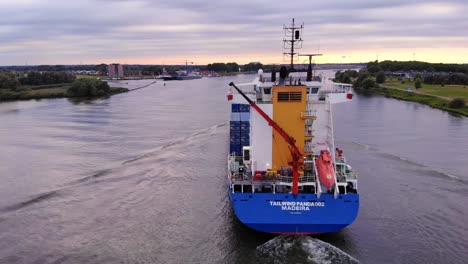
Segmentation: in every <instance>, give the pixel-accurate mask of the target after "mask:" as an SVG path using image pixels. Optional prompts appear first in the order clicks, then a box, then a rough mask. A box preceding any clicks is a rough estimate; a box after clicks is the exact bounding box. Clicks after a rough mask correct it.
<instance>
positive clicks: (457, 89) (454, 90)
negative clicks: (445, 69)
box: [382, 80, 468, 102]
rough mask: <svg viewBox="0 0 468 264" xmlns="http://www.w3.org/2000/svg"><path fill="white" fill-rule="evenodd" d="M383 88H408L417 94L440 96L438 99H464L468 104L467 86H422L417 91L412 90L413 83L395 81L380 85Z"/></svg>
mask: <svg viewBox="0 0 468 264" xmlns="http://www.w3.org/2000/svg"><path fill="white" fill-rule="evenodd" d="M382 86H384V87H388V88H396V89H401V90H405V91H406V89H407V88H408V87H411V88H413V91H416V92H419V93H426V94H430V95H434V96H440V97H446V98H450V99H454V98H464V99H465V101H467V102H468V86H463V85H445V86H441V85H431V84H425V83H423V84H422V88H419V89H414V83H413V82H406V83H403V84H402V83H401V82H399V81H396V80H389V81H387V82H385V83H384V84H382Z"/></svg>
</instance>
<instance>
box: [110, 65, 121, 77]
mask: <svg viewBox="0 0 468 264" xmlns="http://www.w3.org/2000/svg"><path fill="white" fill-rule="evenodd" d="M107 72H108V73H109V77H110V78H120V77H124V70H123V66H122V65H121V64H118V63H112V64H109V66H107Z"/></svg>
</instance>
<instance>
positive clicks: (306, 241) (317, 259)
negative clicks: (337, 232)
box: [256, 235, 359, 264]
mask: <svg viewBox="0 0 468 264" xmlns="http://www.w3.org/2000/svg"><path fill="white" fill-rule="evenodd" d="M256 255H257V258H258V260H259V262H260V263H274V264H281V263H311V264H314V263H317V264H318V263H320V264H322V263H330V264H331V263H359V261H357V260H356V259H355V258H353V257H351V256H350V255H348V254H346V253H345V252H343V251H342V250H340V249H339V248H337V247H335V246H333V245H331V244H328V243H326V242H323V241H322V240H319V239H316V238H312V237H309V236H286V235H281V236H278V237H275V238H273V239H272V240H270V241H268V242H266V243H265V244H263V245H260V246H258V247H257V250H256Z"/></svg>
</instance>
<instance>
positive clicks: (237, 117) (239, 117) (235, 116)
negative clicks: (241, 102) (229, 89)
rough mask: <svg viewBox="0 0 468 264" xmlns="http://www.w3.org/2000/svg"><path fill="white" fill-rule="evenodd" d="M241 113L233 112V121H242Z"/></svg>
mask: <svg viewBox="0 0 468 264" xmlns="http://www.w3.org/2000/svg"><path fill="white" fill-rule="evenodd" d="M240 114H241V113H231V121H241V115H240Z"/></svg>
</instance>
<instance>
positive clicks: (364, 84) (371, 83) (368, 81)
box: [362, 77, 375, 90]
mask: <svg viewBox="0 0 468 264" xmlns="http://www.w3.org/2000/svg"><path fill="white" fill-rule="evenodd" d="M374 87H375V81H374V79H372V78H370V77H369V78H367V79H365V80H364V81H362V88H363V89H365V90H369V89H371V88H374Z"/></svg>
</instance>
